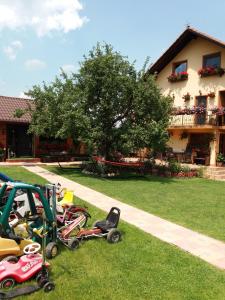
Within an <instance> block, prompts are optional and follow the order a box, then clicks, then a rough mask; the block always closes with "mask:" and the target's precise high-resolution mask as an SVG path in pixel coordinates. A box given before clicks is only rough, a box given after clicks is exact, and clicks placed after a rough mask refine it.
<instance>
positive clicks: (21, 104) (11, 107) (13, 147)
mask: <svg viewBox="0 0 225 300" xmlns="http://www.w3.org/2000/svg"><path fill="white" fill-rule="evenodd" d="M28 105H33V104H32V102H31V100H29V99H23V98H15V97H5V96H0V148H1V149H4V152H5V157H4V158H6V159H7V158H8V159H9V158H12V157H16V158H21V157H23V158H24V157H36V158H40V157H42V158H45V159H47V158H48V159H50V158H52V159H53V160H54V158H55V160H58V159H59V157H60V155H61V154H62V153H64V154H65V156H66V154H67V153H73V154H74V155H84V154H85V147H84V145H80V144H77V145H76V146H75V145H74V144H73V141H72V139H70V138H68V139H65V140H62V139H52V138H46V137H37V136H34V135H33V134H29V133H28V128H29V124H30V122H31V116H30V115H29V114H28V113H26V114H24V115H23V116H22V117H20V118H18V117H16V116H15V112H16V110H18V109H20V110H24V109H26V108H27V107H28ZM61 158H62V155H61Z"/></svg>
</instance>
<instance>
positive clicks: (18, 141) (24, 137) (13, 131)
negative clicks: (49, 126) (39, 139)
mask: <svg viewBox="0 0 225 300" xmlns="http://www.w3.org/2000/svg"><path fill="white" fill-rule="evenodd" d="M27 131H28V125H20V124H16V125H14V124H13V125H11V124H10V125H7V145H8V153H11V155H10V156H16V157H22V156H32V152H33V151H32V143H33V138H32V135H31V134H28V133H27Z"/></svg>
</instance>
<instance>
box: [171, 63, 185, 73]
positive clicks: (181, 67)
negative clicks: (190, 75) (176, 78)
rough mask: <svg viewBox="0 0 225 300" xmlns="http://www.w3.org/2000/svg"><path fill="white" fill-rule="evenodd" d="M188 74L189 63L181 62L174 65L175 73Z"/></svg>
mask: <svg viewBox="0 0 225 300" xmlns="http://www.w3.org/2000/svg"><path fill="white" fill-rule="evenodd" d="M182 72H187V61H186V60H185V61H181V62H177V63H174V64H173V73H175V74H179V73H182Z"/></svg>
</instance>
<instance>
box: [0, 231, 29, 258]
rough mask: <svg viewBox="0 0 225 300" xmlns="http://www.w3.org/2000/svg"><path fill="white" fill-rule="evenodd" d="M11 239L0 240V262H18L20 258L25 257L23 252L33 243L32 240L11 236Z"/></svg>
mask: <svg viewBox="0 0 225 300" xmlns="http://www.w3.org/2000/svg"><path fill="white" fill-rule="evenodd" d="M10 237H11V238H10V239H6V238H0V260H1V259H3V260H7V261H13V262H17V261H18V256H21V255H23V253H24V252H23V250H24V248H25V247H26V246H27V245H30V244H32V243H33V241H32V240H26V239H22V238H21V239H19V238H18V237H17V236H13V235H10Z"/></svg>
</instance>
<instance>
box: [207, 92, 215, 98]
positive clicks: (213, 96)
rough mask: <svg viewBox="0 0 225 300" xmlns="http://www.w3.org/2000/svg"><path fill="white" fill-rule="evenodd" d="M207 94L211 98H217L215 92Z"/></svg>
mask: <svg viewBox="0 0 225 300" xmlns="http://www.w3.org/2000/svg"><path fill="white" fill-rule="evenodd" d="M207 96H208V97H209V98H215V92H209V93H208V95H207Z"/></svg>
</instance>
